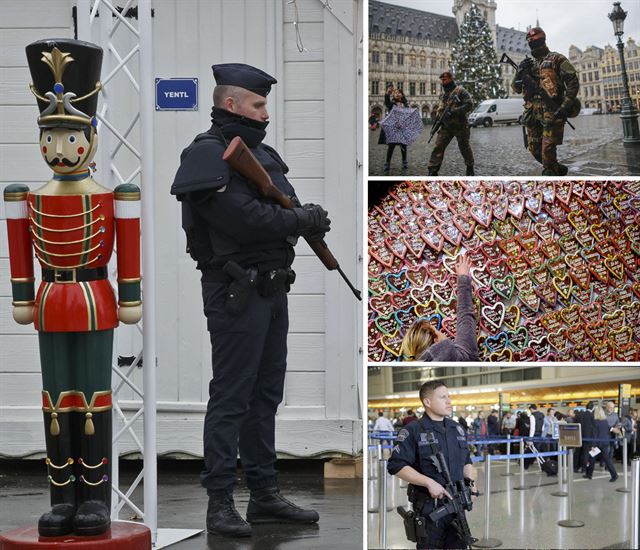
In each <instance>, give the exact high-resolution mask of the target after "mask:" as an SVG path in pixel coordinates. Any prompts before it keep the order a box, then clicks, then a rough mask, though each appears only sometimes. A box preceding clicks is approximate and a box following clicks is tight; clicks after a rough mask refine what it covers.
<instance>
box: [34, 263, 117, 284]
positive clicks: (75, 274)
mask: <svg viewBox="0 0 640 550" xmlns="http://www.w3.org/2000/svg"><path fill="white" fill-rule="evenodd" d="M107 277H108V273H107V268H106V267H94V268H89V269H82V268H80V269H43V270H42V280H43V281H45V282H47V283H82V282H86V281H99V280H102V279H106V278H107Z"/></svg>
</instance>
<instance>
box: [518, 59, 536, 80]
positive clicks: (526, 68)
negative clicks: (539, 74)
mask: <svg viewBox="0 0 640 550" xmlns="http://www.w3.org/2000/svg"><path fill="white" fill-rule="evenodd" d="M532 67H533V59H532V58H531V57H525V58H524V59H523V60H522V61H521V62H520V65H518V70H517V71H516V80H522V79H523V78H524V76H525V75H527V74H529V73H530V72H531V69H532Z"/></svg>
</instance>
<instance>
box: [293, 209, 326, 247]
mask: <svg viewBox="0 0 640 550" xmlns="http://www.w3.org/2000/svg"><path fill="white" fill-rule="evenodd" d="M293 211H294V213H295V215H296V216H297V218H298V227H297V230H296V233H297V234H298V235H300V236H302V237H304V238H305V239H308V240H310V241H319V240H320V239H322V238H324V235H325V233H327V232H328V231H330V230H331V228H330V227H329V226H330V225H331V220H330V219H329V218H328V216H329V212H327V211H326V210H325V209H324V208H322V206H320V205H319V204H304V205H302V207H301V208H294V209H293Z"/></svg>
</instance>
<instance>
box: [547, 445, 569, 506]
mask: <svg viewBox="0 0 640 550" xmlns="http://www.w3.org/2000/svg"><path fill="white" fill-rule="evenodd" d="M558 451H559V452H560V453H561V452H562V447H561V446H560V445H558ZM566 459H567V457H566V455H563V454H559V455H558V490H557V491H554V492H553V493H551V496H554V497H566V496H567V495H568V494H569V493H567V492H566V491H564V490H563V489H562V468H563V465H565V466H566ZM571 469H572V470H573V465H572V466H571ZM565 472H566V470H565ZM565 478H566V474H565Z"/></svg>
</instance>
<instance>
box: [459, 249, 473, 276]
mask: <svg viewBox="0 0 640 550" xmlns="http://www.w3.org/2000/svg"><path fill="white" fill-rule="evenodd" d="M470 269H471V260H470V259H469V258H468V257H467V255H466V254H462V255H460V256H458V260H457V261H456V273H457V274H458V275H469V271H470Z"/></svg>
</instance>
